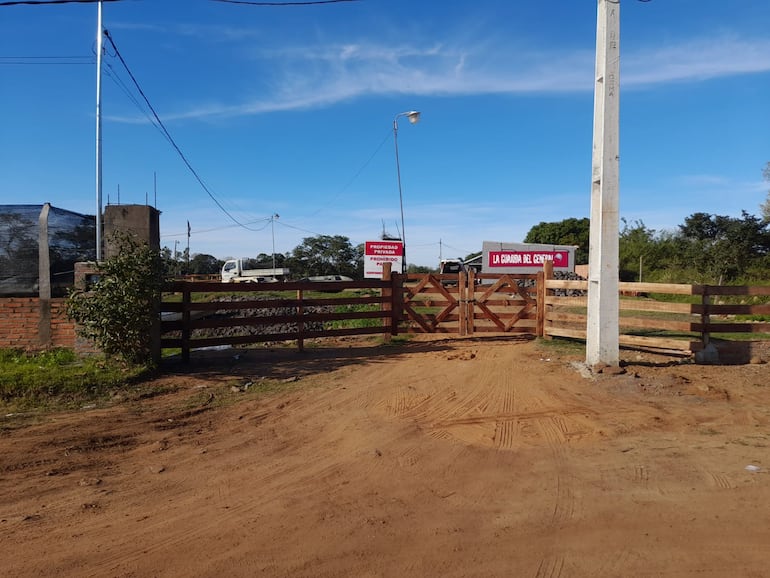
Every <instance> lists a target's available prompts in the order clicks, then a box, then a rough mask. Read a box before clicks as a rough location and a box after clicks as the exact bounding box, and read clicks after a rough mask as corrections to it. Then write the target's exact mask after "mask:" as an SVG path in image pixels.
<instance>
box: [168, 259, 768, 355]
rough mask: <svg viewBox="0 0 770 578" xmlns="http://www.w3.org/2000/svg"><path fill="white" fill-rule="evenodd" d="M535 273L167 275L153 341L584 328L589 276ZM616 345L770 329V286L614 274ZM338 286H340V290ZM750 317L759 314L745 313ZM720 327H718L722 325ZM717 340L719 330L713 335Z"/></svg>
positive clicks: (671, 348) (568, 333)
mask: <svg viewBox="0 0 770 578" xmlns="http://www.w3.org/2000/svg"><path fill="white" fill-rule="evenodd" d="M551 275H552V269H551V268H550V267H548V266H546V267H544V270H543V271H542V272H540V273H537V274H525V275H500V274H495V275H490V274H477V273H475V272H474V271H468V272H460V273H459V274H451V275H450V274H408V275H401V274H398V273H393V274H392V275H391V274H390V272H389V271H387V273H386V274H384V275H383V279H366V280H362V281H332V282H312V281H291V282H280V283H256V284H237V283H236V284H232V283H219V282H202V281H174V282H171V283H168V284H167V285H166V286H165V288H164V291H165V292H164V297H163V300H162V303H161V307H160V309H161V323H160V326H161V338H160V343H161V347H162V348H180V349H181V351H182V357H183V359H185V360H187V359H189V356H190V350H191V349H194V348H204V347H215V346H224V345H245V344H250V343H259V342H272V341H291V340H295V341H296V342H297V345H298V347H299V348H300V349H302V348H303V346H304V341H305V340H307V339H315V338H323V337H341V336H349V335H377V334H380V335H383V336H385V338H386V339H389V338H390V336H392V335H397V334H398V333H399V331H409V332H416V333H453V334H458V335H474V334H477V333H527V334H531V335H535V336H538V337H547V338H548V337H567V338H572V339H579V340H585V339H586V322H587V307H588V297H587V295H588V282H587V281H585V280H561V279H553V278H551ZM619 290H620V300H619V308H620V316H619V325H620V335H619V343H620V344H621V345H623V346H629V347H637V348H647V349H653V350H659V351H667V352H671V353H680V354H692V353H696V352H699V351H703V350H704V349H706V348H707V347H708V345H709V342H710V341H711V340H712V339H715V338H716V336H726V335H727V334H735V333H746V334H749V333H750V334H756V335H761V336H762V337H764V338H766V336H767V334H770V323H768V322H765V321H764V318H763V316H764V317H767V316H770V286H711V285H686V284H673V283H620V284H619ZM343 291H344V293H343ZM741 316H743V317H752V316H755V317H757V318H758V320H751V319H744V318H741ZM728 337H729V336H728ZM720 341H724V339H720Z"/></svg>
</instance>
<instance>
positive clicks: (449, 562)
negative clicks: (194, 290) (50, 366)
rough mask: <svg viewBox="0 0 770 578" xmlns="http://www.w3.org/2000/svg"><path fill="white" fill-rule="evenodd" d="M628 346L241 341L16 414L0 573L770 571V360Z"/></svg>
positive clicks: (5, 449)
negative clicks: (90, 401)
mask: <svg viewBox="0 0 770 578" xmlns="http://www.w3.org/2000/svg"><path fill="white" fill-rule="evenodd" d="M623 358H624V360H625V361H626V362H628V364H629V365H628V367H627V370H628V372H627V373H626V374H625V375H616V376H611V375H598V376H593V377H585V376H583V375H581V373H580V372H579V371H578V370H577V369H576V367H575V366H574V365H573V362H575V361H579V355H578V354H575V353H570V352H569V351H566V352H565V351H564V350H559V349H555V348H552V347H544V346H543V345H541V344H538V343H534V342H529V341H516V340H511V339H505V340H455V341H450V340H432V341H425V342H413V343H410V344H407V345H403V346H394V347H374V346H366V347H358V346H356V347H344V346H341V347H337V348H334V349H314V350H308V351H307V352H305V353H304V354H299V353H297V352H296V351H290V350H275V351H265V352H255V351H250V352H249V353H247V354H245V355H241V356H240V357H239V359H237V360H236V359H235V357H234V354H233V352H229V353H222V354H221V355H220V356H219V357H218V358H216V359H209V360H207V361H206V363H205V364H203V363H200V362H199V363H196V364H194V365H193V366H192V368H191V369H190V370H189V371H187V370H184V371H183V370H182V369H181V368H179V371H176V372H174V373H172V374H170V375H165V376H164V377H161V378H159V379H157V380H156V381H155V383H154V384H153V386H154V387H155V388H156V389H157V391H158V392H160V393H159V394H158V395H155V396H152V397H150V396H146V397H145V398H144V399H138V400H136V399H134V400H129V399H125V400H123V401H120V402H119V403H117V404H116V405H114V406H113V407H110V408H106V409H85V410H82V411H80V412H76V413H70V414H62V415H55V416H50V417H48V418H46V419H45V420H43V421H42V422H40V423H37V424H34V425H30V424H25V425H23V426H18V425H16V426H14V427H11V426H12V425H13V424H15V423H17V422H16V421H15V420H14V418H13V417H10V418H9V417H5V418H3V419H2V420H0V427H2V428H3V429H0V568H1V569H2V570H0V574H2V575H4V576H53V575H56V576H100V577H101V576H126V577H127V576H140V577H143V576H170V577H173V576H180V577H181V576H185V577H187V576H292V577H295V576H308V577H310V576H313V577H317V576H356V577H360V576H398V577H406V576H441V577H454V576H525V577H533V578H535V577H536V578H557V577H565V578H566V577H572V576H591V577H603V576H604V577H610V576H692V577H695V576H697V577H698V578H704V577H714V578H717V577H720V578H722V577H725V576H744V577H746V576H756V577H758V576H770V507H768V503H770V474H768V472H770V454H769V453H768V447H769V445H770V365H745V366H732V367H711V366H709V367H706V366H697V365H690V364H685V365H681V364H678V363H666V361H667V360H666V359H664V358H660V357H653V356H650V355H648V354H639V353H637V352H623ZM249 383H250V384H251V385H249V387H248V388H247V389H246V390H245V391H243V392H240V391H239V389H243V388H244V387H243V386H245V385H246V384H249ZM267 384H271V385H275V384H280V385H281V386H282V387H284V388H290V389H289V390H288V391H280V392H273V393H265V392H260V389H264V388H265V387H266V385H267ZM163 388H165V389H166V390H167V391H166V392H165V393H162V390H163ZM233 398H236V399H235V401H233ZM224 402H227V403H224ZM747 466H753V468H749V469H746V467H747ZM757 468H758V471H751V470H752V469H754V470H756V469H757Z"/></svg>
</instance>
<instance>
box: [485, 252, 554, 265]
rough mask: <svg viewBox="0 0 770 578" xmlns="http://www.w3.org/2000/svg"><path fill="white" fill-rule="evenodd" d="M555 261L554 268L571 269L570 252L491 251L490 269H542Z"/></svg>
mask: <svg viewBox="0 0 770 578" xmlns="http://www.w3.org/2000/svg"><path fill="white" fill-rule="evenodd" d="M546 261H553V266H554V267H569V251H490V252H489V263H488V265H489V267H533V266H534V267H538V266H540V267H542V266H543V263H545V262H546Z"/></svg>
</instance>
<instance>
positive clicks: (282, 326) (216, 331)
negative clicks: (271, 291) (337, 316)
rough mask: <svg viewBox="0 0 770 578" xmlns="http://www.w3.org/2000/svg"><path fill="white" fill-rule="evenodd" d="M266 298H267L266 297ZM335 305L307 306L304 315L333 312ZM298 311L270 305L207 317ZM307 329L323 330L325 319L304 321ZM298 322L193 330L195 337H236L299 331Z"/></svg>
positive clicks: (231, 310)
mask: <svg viewBox="0 0 770 578" xmlns="http://www.w3.org/2000/svg"><path fill="white" fill-rule="evenodd" d="M259 299H260V298H258V297H257V298H253V297H226V298H225V297H221V298H217V299H214V300H213V302H215V303H216V302H224V301H226V302H233V301H255V300H259ZM265 299H266V298H265ZM333 311H334V309H333V307H331V306H329V305H325V306H305V307H304V308H303V314H304V315H310V314H312V313H331V312H333ZM296 313H297V309H296V307H269V308H262V307H260V308H249V309H218V310H216V311H215V312H214V313H212V314H211V315H208V316H207V317H206V318H207V319H237V318H239V317H243V318H246V319H248V318H254V317H287V316H294V315H296ZM303 325H304V329H305V330H306V331H321V330H323V328H324V323H323V321H307V322H305V323H303ZM297 332H298V328H297V323H296V322H291V323H273V324H265V325H245V326H235V327H216V328H204V329H196V330H194V331H193V335H192V337H193V338H201V337H236V336H241V335H276V334H280V333H297Z"/></svg>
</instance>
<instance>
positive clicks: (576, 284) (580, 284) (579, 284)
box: [545, 279, 588, 291]
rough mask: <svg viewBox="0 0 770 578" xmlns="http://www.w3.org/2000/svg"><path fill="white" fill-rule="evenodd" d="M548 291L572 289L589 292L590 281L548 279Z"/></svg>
mask: <svg viewBox="0 0 770 578" xmlns="http://www.w3.org/2000/svg"><path fill="white" fill-rule="evenodd" d="M545 288H546V289H572V290H575V291H588V281H569V280H566V279H565V280H559V279H548V280H546V282H545Z"/></svg>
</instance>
